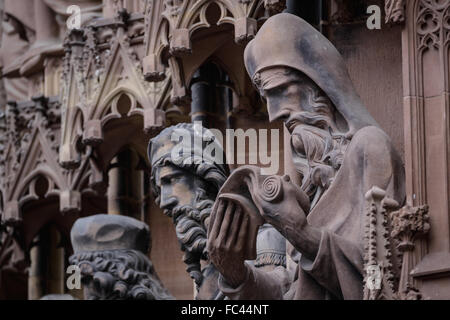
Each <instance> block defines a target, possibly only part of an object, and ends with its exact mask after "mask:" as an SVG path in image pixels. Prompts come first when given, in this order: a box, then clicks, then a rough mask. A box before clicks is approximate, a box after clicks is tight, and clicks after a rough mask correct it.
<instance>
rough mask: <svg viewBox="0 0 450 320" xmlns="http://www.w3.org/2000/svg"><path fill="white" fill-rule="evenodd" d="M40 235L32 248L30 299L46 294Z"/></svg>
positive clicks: (29, 281)
mask: <svg viewBox="0 0 450 320" xmlns="http://www.w3.org/2000/svg"><path fill="white" fill-rule="evenodd" d="M39 240H40V239H39V236H38V237H36V238H35V243H36V244H35V245H34V246H33V247H31V249H30V269H29V271H28V272H29V273H28V300H39V299H40V298H41V297H42V296H43V295H44V279H43V272H42V247H41V245H40V244H39Z"/></svg>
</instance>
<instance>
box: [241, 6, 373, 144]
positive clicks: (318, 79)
mask: <svg viewBox="0 0 450 320" xmlns="http://www.w3.org/2000/svg"><path fill="white" fill-rule="evenodd" d="M244 58H245V67H246V69H247V72H248V74H249V75H250V77H251V78H252V79H254V77H255V75H256V74H257V73H258V72H260V71H263V70H264V69H268V68H271V67H276V66H285V67H291V68H294V69H296V70H299V71H301V72H303V73H304V74H305V75H306V76H308V77H309V78H310V79H312V80H313V81H314V82H315V83H316V84H317V85H318V86H319V87H320V88H321V89H322V90H323V91H324V92H325V93H326V94H327V95H328V97H329V98H330V100H331V101H332V102H333V104H334V106H335V107H336V109H337V111H338V112H339V113H340V114H341V115H342V116H343V117H344V119H345V120H346V121H347V123H348V126H349V132H347V134H348V135H349V136H353V134H354V133H355V132H356V131H358V130H359V129H361V128H363V127H366V126H378V125H377V123H376V121H375V120H374V119H373V118H372V116H371V115H370V114H369V112H368V111H367V109H366V108H365V106H364V105H363V104H362V102H361V98H360V97H359V96H358V94H357V93H356V90H355V88H354V86H353V83H352V81H351V79H350V76H349V74H348V71H347V68H346V66H345V63H344V60H343V58H342V56H341V55H340V54H339V52H338V51H337V49H336V48H335V47H334V46H333V44H332V43H331V42H330V41H329V40H328V39H327V38H325V37H324V36H323V35H322V34H321V33H320V32H319V31H317V30H316V29H314V27H312V26H311V25H310V24H308V23H307V22H306V21H304V20H303V19H301V18H299V17H297V16H295V15H293V14H290V13H280V14H277V15H274V16H272V17H271V18H269V19H268V20H267V21H266V22H265V23H264V25H263V26H262V27H261V29H260V30H259V31H258V33H257V34H256V37H255V38H254V39H253V40H252V41H250V43H249V44H248V45H247V48H246V49H245V54H244Z"/></svg>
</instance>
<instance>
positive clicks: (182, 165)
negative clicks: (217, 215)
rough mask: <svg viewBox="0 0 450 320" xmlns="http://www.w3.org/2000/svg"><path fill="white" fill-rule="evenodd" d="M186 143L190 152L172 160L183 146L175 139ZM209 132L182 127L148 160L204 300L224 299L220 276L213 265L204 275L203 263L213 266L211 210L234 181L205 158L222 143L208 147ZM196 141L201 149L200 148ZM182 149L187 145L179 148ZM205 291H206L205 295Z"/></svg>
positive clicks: (159, 142) (167, 132) (155, 145)
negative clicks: (208, 246)
mask: <svg viewBox="0 0 450 320" xmlns="http://www.w3.org/2000/svg"><path fill="white" fill-rule="evenodd" d="M173 135H179V136H182V137H186V139H183V140H182V141H181V142H180V143H181V144H184V146H185V148H184V150H185V151H186V152H184V153H182V154H181V155H180V156H179V158H175V157H173V156H172V150H173V148H174V147H175V146H176V145H178V143H179V142H178V140H175V141H173V139H172V136H173ZM202 135H203V130H202V129H200V132H196V131H195V130H194V125H193V124H188V123H182V124H178V125H176V126H173V127H169V128H166V129H164V130H163V131H162V132H161V133H160V134H159V135H158V136H157V137H155V138H154V139H152V140H151V141H150V144H149V149H148V157H149V159H150V162H151V166H152V175H151V185H152V189H153V193H154V195H155V199H156V203H157V204H158V205H159V206H160V207H161V209H163V211H164V214H165V215H167V216H169V217H170V218H172V219H173V222H174V224H175V232H176V235H177V238H178V241H179V242H180V244H181V249H182V250H183V251H184V257H183V260H184V263H185V264H186V265H187V271H188V272H189V274H190V276H191V278H192V279H194V281H195V283H196V285H197V289H198V292H199V293H198V295H197V298H198V299H220V298H221V297H222V295H221V294H220V291H218V289H217V277H218V274H217V271H216V269H215V268H214V266H212V265H211V264H209V263H208V264H207V266H205V267H204V268H203V270H202V268H201V263H200V262H201V260H205V261H207V260H208V257H207V252H206V240H207V239H206V233H207V226H208V223H209V216H210V213H211V208H212V205H213V203H214V200H215V199H216V195H217V192H218V191H219V189H220V187H221V186H222V184H223V183H224V182H225V180H226V178H227V177H228V172H229V171H228V167H227V166H226V165H224V164H219V163H217V162H215V161H214V160H212V159H206V158H204V157H203V150H204V148H205V147H206V145H211V144H215V145H216V147H217V149H216V150H220V152H223V151H222V147H221V146H220V145H219V144H217V141H203V137H202ZM194 139H198V140H197V141H200V143H201V145H200V146H198V147H197V148H196V147H195V146H194ZM179 146H182V145H179ZM202 288H203V290H202Z"/></svg>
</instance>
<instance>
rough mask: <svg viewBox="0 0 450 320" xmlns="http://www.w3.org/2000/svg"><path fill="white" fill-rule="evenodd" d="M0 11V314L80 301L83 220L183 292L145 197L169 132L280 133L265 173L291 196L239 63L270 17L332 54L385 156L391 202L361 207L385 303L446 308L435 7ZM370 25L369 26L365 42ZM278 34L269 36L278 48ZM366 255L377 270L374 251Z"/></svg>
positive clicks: (178, 268)
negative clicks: (389, 150) (16, 304)
mask: <svg viewBox="0 0 450 320" xmlns="http://www.w3.org/2000/svg"><path fill="white" fill-rule="evenodd" d="M0 4H1V10H2V14H1V20H2V23H1V33H0V34H1V74H2V78H1V88H0V93H1V96H0V217H1V222H0V299H21V300H26V299H29V300H36V299H41V298H42V297H44V296H48V295H52V294H59V295H62V294H67V295H71V296H73V297H76V298H78V299H83V292H82V291H83V290H82V289H77V288H72V287H70V286H68V285H67V284H68V278H69V277H70V275H71V274H70V273H68V272H67V270H68V268H69V267H70V265H71V260H70V257H71V256H72V255H73V254H74V248H73V246H72V243H71V236H70V232H71V229H72V226H73V225H74V223H75V221H76V220H77V219H80V218H86V217H89V216H92V215H96V214H108V215H122V216H127V217H132V218H134V219H137V220H140V221H141V222H144V223H145V224H147V225H148V227H149V232H150V235H151V236H150V238H151V239H150V240H149V242H150V243H151V245H150V248H151V249H150V250H149V252H148V257H149V258H150V260H151V261H152V263H153V266H154V268H155V270H156V272H157V274H158V277H159V279H160V281H161V283H162V285H163V286H164V287H165V288H166V289H167V292H169V293H170V295H171V296H173V297H174V298H176V299H194V298H196V297H197V296H198V295H199V292H198V290H197V289H198V284H199V283H196V278H195V276H194V274H195V272H194V271H192V270H193V269H190V268H191V267H190V260H189V259H188V258H189V257H188V258H186V255H183V254H184V252H183V250H182V249H180V241H179V240H180V239H179V237H177V230H176V228H174V225H173V222H172V221H171V219H169V218H168V217H167V214H165V212H164V210H163V209H160V207H159V205H158V203H159V200H160V199H156V198H157V195H155V193H154V192H152V179H153V178H152V165H153V163H152V160H151V159H149V153H148V146H149V141H150V140H151V139H154V138H155V137H157V136H158V135H159V134H160V133H161V132H162V131H163V130H164V129H165V128H169V127H171V126H174V125H177V124H180V123H200V124H201V125H202V126H203V127H206V128H211V129H217V130H218V132H222V133H223V135H224V136H226V132H227V130H230V129H233V130H238V129H242V130H243V131H246V130H247V131H246V132H248V130H252V129H254V130H255V131H256V132H261V131H260V130H261V129H269V131H271V132H272V131H273V132H275V131H276V132H279V135H278V140H273V139H272V141H273V142H274V143H273V144H274V145H276V146H277V148H272V149H271V150H272V151H271V153H272V157H273V156H274V154H276V155H277V158H278V160H279V166H277V172H276V173H277V174H279V175H285V174H287V175H289V176H290V177H291V179H292V180H293V181H298V182H299V183H300V181H301V179H302V178H303V177H301V176H300V175H299V172H298V170H296V167H295V164H294V162H293V161H292V151H291V148H290V138H291V133H290V132H289V130H288V128H286V126H285V125H284V124H283V122H282V121H281V120H277V121H271V117H270V115H269V112H268V108H267V103H266V101H265V99H261V97H260V92H259V91H260V90H258V88H257V87H256V86H255V80H254V79H252V78H251V77H249V74H248V72H247V71H248V70H247V69H248V68H247V69H246V65H245V61H244V52H245V50H246V47H247V46H248V44H249V42H250V41H251V40H252V39H254V38H255V37H256V36H257V34H258V32H259V30H261V28H262V27H263V26H264V25H265V23H266V21H268V20H269V19H270V18H271V17H274V16H276V15H277V14H280V13H282V12H285V13H290V14H292V15H296V16H298V17H300V18H302V19H303V20H305V21H306V22H307V23H309V24H310V25H311V26H312V27H314V28H315V30H316V31H317V32H318V33H321V34H322V35H323V36H324V37H326V38H327V39H328V40H329V41H330V42H331V43H332V45H334V47H336V49H337V50H338V51H339V53H340V54H341V55H342V58H343V62H344V63H345V66H346V68H347V70H348V73H349V77H350V79H351V81H352V82H353V84H354V87H355V90H356V92H357V93H358V95H359V96H360V99H361V101H362V103H363V104H364V105H365V106H366V108H367V110H368V112H369V113H370V114H371V116H372V117H373V119H374V120H375V121H376V122H377V123H378V124H379V126H380V128H381V129H382V130H383V131H384V132H385V133H386V134H387V136H389V137H390V141H391V143H392V146H393V147H394V148H395V149H396V150H397V152H398V154H399V157H400V160H399V161H401V163H402V167H403V168H404V178H403V180H402V183H404V186H405V188H404V189H405V190H404V191H405V199H404V201H403V202H402V203H397V206H392V207H390V206H389V202H388V201H385V202H383V201H381V200H380V199H381V198H383V196H381V195H380V193H377V192H378V191H377V190H375V189H373V190H372V193H368V194H367V195H366V200H367V204H368V209H364V210H367V215H368V216H370V214H371V212H372V214H374V215H376V216H379V217H383V214H384V215H385V216H389V217H390V220H391V221H392V229H389V230H387V231H386V232H389V236H387V238H389V239H391V240H392V242H393V243H394V242H395V244H396V248H397V249H398V251H399V258H400V263H399V265H398V269H399V271H398V274H399V279H397V282H398V283H397V284H396V289H395V291H398V292H400V293H401V295H403V294H404V295H405V297H406V296H408V297H412V296H414V294H415V293H417V295H419V294H420V296H423V297H426V298H431V299H450V278H449V274H448V271H449V270H450V200H449V199H450V98H449V92H450V78H449V71H450V66H449V57H450V55H449V44H450V25H449V14H450V1H449V0H411V1H409V0H408V1H406V0H373V1H369V0H357V1H339V0H317V1H310V2H309V3H308V4H307V3H306V2H305V1H294V0H83V1H70V0H33V1H17V0H16V1H11V0H2V1H0ZM70 7H72V8H70ZM369 7H372V9H373V10H374V11H370V10H368V8H369ZM377 9H378V10H379V11H377ZM377 12H378V13H379V17H378V18H379V19H380V25H379V26H378V27H377V26H376V23H375V24H374V25H372V27H371V24H370V23H371V22H370V21H371V19H375V20H376V19H377V16H376V15H377ZM289 28H290V27H289V26H286V29H285V30H283V29H282V28H279V29H277V30H272V32H274V33H275V34H276V35H278V36H279V37H280V39H284V37H286V38H287V36H286V35H287V34H288V33H289ZM286 41H289V40H288V39H286ZM267 52H268V53H267V54H270V52H271V50H267ZM247 67H248V66H247ZM318 69H320V68H318ZM336 69H337V67H336ZM272 138H274V137H273V135H272ZM269 145H270V144H269ZM228 147H229V144H227V146H226V147H225V149H227V148H228ZM226 152H227V156H228V155H229V154H230V152H231V151H230V150H229V149H228V150H226ZM241 152H242V153H243V156H242V159H243V161H239V150H237V149H236V152H233V155H236V153H237V156H236V159H234V158H233V159H232V160H236V161H228V163H229V169H230V171H231V172H233V171H235V170H237V169H239V167H241V166H242V165H246V164H251V165H257V166H262V167H264V165H266V164H267V163H264V161H263V159H262V158H261V157H255V155H254V152H253V151H252V150H251V146H248V145H247V146H245V147H244V149H243V150H241ZM260 152H261V151H260ZM233 157H234V156H233ZM255 159H256V160H255ZM228 160H230V159H228ZM366 191H368V190H365V191H364V192H366ZM216 193H217V191H216ZM157 200H158V201H157ZM342 201H344V202H345V201H346V199H342ZM347 204H348V205H349V206H350V205H351V204H352V203H351V201H350V200H348V203H347ZM369 220H370V219H369ZM370 221H372V220H370ZM367 227H368V228H369V229H370V223H369V224H368V226H367ZM369 233H370V232H369ZM377 239H378V238H377ZM377 239H375V240H374V241H375V244H377V241H378V245H379V246H381V244H380V243H381V242H382V241H384V240H383V239H381V238H380V239H378V240H377ZM380 241H381V242H380ZM369 243H372V242H370V241H369ZM375 244H374V245H375ZM366 250H369V251H370V250H375V252H378V255H380V253H379V250H378V251H377V248H376V247H373V248H372V247H370V245H369V246H368V247H367V248H366ZM369 256H370V254H368V256H367V257H368V258H367V259H369V260H370V257H372V256H370V257H369ZM381 256H383V253H381ZM377 257H378V256H377ZM379 258H380V257H379ZM384 258H386V257H384ZM367 259H366V260H365V263H368V260H367ZM380 259H382V258H380ZM202 263H203V264H204V261H203V262H202ZM284 264H285V266H286V265H289V261H287V262H286V263H284ZM186 271H188V272H186ZM417 295H416V296H417ZM364 297H365V298H370V297H372V298H373V297H374V296H373V295H372V296H371V293H370V292H369V293H367V294H366V293H365V294H364ZM386 297H388V298H389V297H390V298H392V297H393V296H389V294H387V293H385V298H386ZM396 297H397V298H398V296H396Z"/></svg>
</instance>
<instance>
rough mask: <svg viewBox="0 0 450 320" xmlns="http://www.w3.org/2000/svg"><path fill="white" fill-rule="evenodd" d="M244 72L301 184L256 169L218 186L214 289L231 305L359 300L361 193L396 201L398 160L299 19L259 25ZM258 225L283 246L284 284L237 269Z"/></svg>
mask: <svg viewBox="0 0 450 320" xmlns="http://www.w3.org/2000/svg"><path fill="white" fill-rule="evenodd" d="M280 30H283V32H282V33H280ZM245 65H246V68H247V72H248V74H249V75H250V77H251V78H252V80H253V83H254V84H255V85H256V86H257V88H258V89H259V91H260V94H261V96H262V97H263V98H264V99H265V101H266V102H267V109H268V113H269V118H270V121H275V120H282V121H284V123H285V125H286V127H287V128H288V130H289V132H290V133H291V149H292V154H293V160H294V164H295V167H296V169H297V170H298V172H299V173H301V175H302V177H303V180H302V185H301V186H298V185H296V184H295V183H293V182H292V181H291V180H290V178H289V176H284V177H279V176H269V177H266V176H263V175H261V173H260V171H259V169H258V168H256V167H244V168H240V169H238V170H236V171H235V172H234V173H233V174H232V175H231V176H230V178H229V179H228V180H227V182H226V183H225V185H224V186H223V188H222V190H221V191H220V193H219V196H218V200H217V202H216V203H215V206H214V209H213V212H212V214H211V222H210V226H209V233H208V252H209V255H210V258H211V260H212V262H213V263H214V265H215V266H216V267H217V269H218V270H219V271H220V273H221V277H220V278H219V286H220V288H221V291H222V292H223V293H224V294H225V295H227V296H228V297H229V298H231V299H363V291H364V290H363V287H364V285H363V280H364V276H365V270H364V255H365V254H364V229H363V226H364V221H363V219H364V218H365V214H364V213H365V203H366V200H365V194H366V192H367V191H369V190H370V189H371V188H372V187H374V186H376V187H378V188H380V189H382V190H386V196H388V197H389V198H391V199H393V200H395V201H396V202H397V203H398V204H400V205H402V204H403V203H404V197H405V192H404V172H403V166H402V163H401V159H400V157H399V155H398V154H397V152H396V151H395V150H394V148H393V146H392V143H391V140H390V139H389V137H388V136H387V135H386V134H385V133H384V132H383V130H382V129H380V128H379V126H378V124H377V123H376V122H375V120H374V119H373V118H372V116H371V115H370V114H369V113H368V111H367V109H366V108H365V106H364V105H363V104H362V102H361V100H360V98H359V96H358V94H357V93H356V91H355V89H354V87H353V84H352V82H351V80H350V77H349V75H348V71H347V69H346V67H345V64H344V61H343V59H342V57H341V55H340V54H339V53H338V51H337V50H336V48H335V47H334V46H333V45H332V44H331V43H330V42H329V41H328V40H327V39H326V38H325V37H324V36H323V35H322V34H320V33H319V32H318V31H317V30H315V29H314V28H313V27H312V26H311V25H309V24H308V23H307V22H305V21H304V20H302V19H301V18H299V17H297V16H294V15H291V14H288V13H282V14H278V15H275V16H273V17H271V18H269V19H268V20H267V22H266V23H265V24H264V25H263V26H262V28H261V29H260V31H259V32H258V34H257V35H256V37H255V39H254V40H252V41H251V42H250V43H249V45H248V46H247V48H246V50H245ZM263 223H269V224H270V225H272V226H273V227H275V228H276V229H277V230H278V231H279V232H280V233H281V234H282V235H283V236H284V237H285V238H286V239H287V240H288V243H287V247H288V252H289V253H290V254H291V256H293V257H296V258H297V261H298V266H297V270H296V273H295V277H294V278H293V279H292V278H291V277H290V275H289V274H288V273H287V271H286V269H284V268H276V269H275V270H273V271H271V272H264V271H262V270H258V269H256V268H254V267H252V266H250V265H249V264H248V263H246V262H245V260H247V259H248V257H249V256H252V255H254V250H255V244H254V242H255V239H254V230H255V228H256V229H257V227H258V226H259V225H261V224H263ZM251 231H253V232H251ZM296 252H299V253H300V254H301V255H300V256H299V255H297V254H296Z"/></svg>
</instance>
